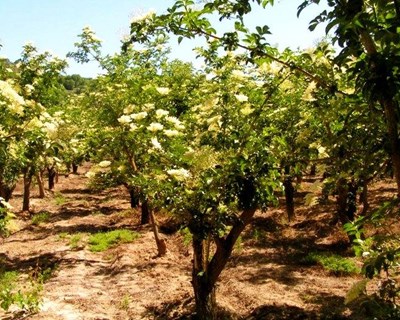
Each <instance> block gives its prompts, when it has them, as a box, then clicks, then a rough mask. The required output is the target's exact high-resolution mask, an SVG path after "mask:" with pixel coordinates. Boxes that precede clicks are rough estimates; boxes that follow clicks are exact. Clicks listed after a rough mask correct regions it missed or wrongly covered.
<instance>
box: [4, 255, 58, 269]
mask: <svg viewBox="0 0 400 320" xmlns="http://www.w3.org/2000/svg"><path fill="white" fill-rule="evenodd" d="M0 259H1V261H2V267H3V269H4V270H5V271H15V270H18V271H24V272H26V271H29V272H32V270H33V271H36V272H40V271H41V270H46V269H52V270H53V269H54V268H55V267H56V266H57V265H58V264H59V263H60V261H61V260H60V259H61V257H60V256H59V255H57V254H55V253H44V254H41V255H36V256H32V257H29V258H26V259H23V258H13V259H10V258H9V257H8V256H7V255H6V254H3V253H2V254H1V255H0Z"/></svg>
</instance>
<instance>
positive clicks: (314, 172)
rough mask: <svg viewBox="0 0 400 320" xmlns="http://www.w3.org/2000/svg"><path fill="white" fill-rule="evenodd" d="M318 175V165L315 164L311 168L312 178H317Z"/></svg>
mask: <svg viewBox="0 0 400 320" xmlns="http://www.w3.org/2000/svg"><path fill="white" fill-rule="evenodd" d="M316 174H317V165H316V164H315V163H313V164H312V165H311V168H310V176H315V175H316Z"/></svg>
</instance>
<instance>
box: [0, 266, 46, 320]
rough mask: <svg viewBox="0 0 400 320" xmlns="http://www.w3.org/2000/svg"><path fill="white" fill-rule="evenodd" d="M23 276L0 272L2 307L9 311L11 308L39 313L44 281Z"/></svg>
mask: <svg viewBox="0 0 400 320" xmlns="http://www.w3.org/2000/svg"><path fill="white" fill-rule="evenodd" d="M44 280H45V276H42V275H41V277H40V278H38V279H34V278H32V277H29V280H28V281H27V279H26V275H25V276H24V275H21V274H19V273H18V272H16V271H4V270H0V307H1V308H2V309H3V310H5V311H8V310H9V309H10V307H11V306H16V307H18V308H19V309H21V310H24V311H28V312H31V313H35V312H38V311H39V309H40V305H41V303H42V291H43V281H44Z"/></svg>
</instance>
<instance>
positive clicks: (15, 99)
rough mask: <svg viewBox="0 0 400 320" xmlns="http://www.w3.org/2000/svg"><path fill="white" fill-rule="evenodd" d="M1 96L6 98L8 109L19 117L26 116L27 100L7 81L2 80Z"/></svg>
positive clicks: (0, 82)
mask: <svg viewBox="0 0 400 320" xmlns="http://www.w3.org/2000/svg"><path fill="white" fill-rule="evenodd" d="M0 96H3V97H4V98H6V101H7V102H8V108H9V109H10V111H11V112H13V113H14V114H18V115H23V114H24V108H23V106H24V105H25V100H24V98H23V97H21V96H20V95H19V94H18V93H17V92H16V91H15V90H14V88H13V87H12V86H11V84H10V83H8V82H7V81H2V80H0Z"/></svg>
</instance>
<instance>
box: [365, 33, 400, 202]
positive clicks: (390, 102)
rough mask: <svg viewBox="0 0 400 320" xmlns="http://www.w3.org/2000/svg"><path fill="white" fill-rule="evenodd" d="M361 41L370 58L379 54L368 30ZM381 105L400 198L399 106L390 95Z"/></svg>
mask: <svg viewBox="0 0 400 320" xmlns="http://www.w3.org/2000/svg"><path fill="white" fill-rule="evenodd" d="M360 40H361V43H362V45H363V46H364V48H365V51H366V52H367V54H368V55H369V56H374V55H377V54H378V51H377V48H376V45H375V42H374V40H373V39H372V37H371V36H370V35H369V34H368V32H367V30H361V31H360ZM380 76H381V75H379V74H378V79H381V77H380ZM379 103H380V104H381V106H382V107H383V110H384V111H385V118H386V125H387V132H388V136H389V143H390V156H391V158H392V165H393V171H394V178H395V181H396V185H397V197H398V198H400V140H399V134H398V125H397V121H398V119H397V115H396V108H397V104H396V102H395V99H394V97H393V96H390V94H388V95H386V96H385V97H382V98H381V99H380V100H379Z"/></svg>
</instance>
